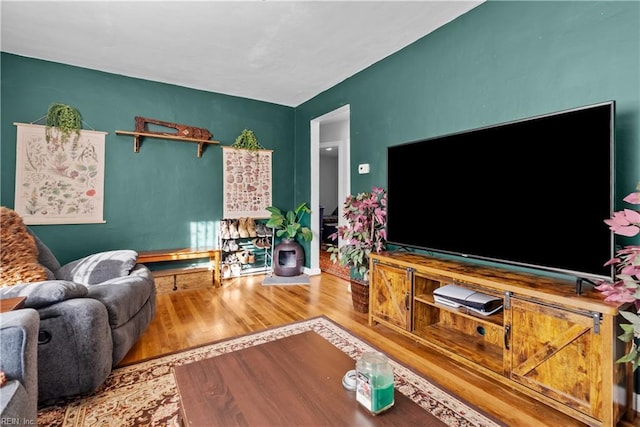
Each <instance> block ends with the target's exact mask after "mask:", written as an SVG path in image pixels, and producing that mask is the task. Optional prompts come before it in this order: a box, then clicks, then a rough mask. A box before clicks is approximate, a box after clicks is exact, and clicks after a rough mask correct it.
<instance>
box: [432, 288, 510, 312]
mask: <svg viewBox="0 0 640 427" xmlns="http://www.w3.org/2000/svg"><path fill="white" fill-rule="evenodd" d="M433 299H434V301H435V302H437V303H439V304H443V305H447V306H449V307H454V308H458V307H465V308H467V309H469V310H471V311H473V312H475V313H478V314H481V315H483V316H488V315H490V314H494V313H497V312H498V311H500V310H501V309H502V298H498V297H494V296H493V295H487V294H483V293H480V292H476V291H473V290H471V289H467V288H463V287H462V286H456V285H445V286H442V287H440V288H438V289H436V290H435V291H433Z"/></svg>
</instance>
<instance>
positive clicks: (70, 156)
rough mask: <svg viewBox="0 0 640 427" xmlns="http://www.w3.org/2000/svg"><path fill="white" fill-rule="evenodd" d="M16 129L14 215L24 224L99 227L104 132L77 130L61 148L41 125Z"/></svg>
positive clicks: (54, 135) (58, 140) (54, 133)
mask: <svg viewBox="0 0 640 427" xmlns="http://www.w3.org/2000/svg"><path fill="white" fill-rule="evenodd" d="M14 124H15V125H16V126H17V128H18V129H17V131H18V132H17V133H18V135H17V143H16V187H15V190H16V191H15V207H14V210H15V211H16V212H18V213H19V214H20V216H22V218H23V220H24V222H25V224H85V223H102V222H105V221H104V217H103V207H104V152H105V136H106V135H107V133H106V132H99V131H91V130H81V131H80V135H79V136H78V137H77V138H76V135H72V136H71V138H70V139H69V140H68V141H66V142H62V140H61V138H60V135H59V134H58V133H57V131H56V130H55V128H54V129H52V132H51V134H50V138H48V140H47V137H46V135H45V130H46V127H45V126H42V125H34V124H24V123H14Z"/></svg>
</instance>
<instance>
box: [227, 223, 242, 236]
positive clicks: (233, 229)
mask: <svg viewBox="0 0 640 427" xmlns="http://www.w3.org/2000/svg"><path fill="white" fill-rule="evenodd" d="M229 238H230V239H239V238H240V233H238V220H237V219H230V220H229Z"/></svg>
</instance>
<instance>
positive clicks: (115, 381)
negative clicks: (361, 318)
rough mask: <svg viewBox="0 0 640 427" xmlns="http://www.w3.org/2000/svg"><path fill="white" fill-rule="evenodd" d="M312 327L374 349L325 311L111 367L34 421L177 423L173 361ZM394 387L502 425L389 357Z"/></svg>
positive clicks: (423, 401) (452, 417)
mask: <svg viewBox="0 0 640 427" xmlns="http://www.w3.org/2000/svg"><path fill="white" fill-rule="evenodd" d="M310 330H311V331H314V332H315V333H317V334H318V335H320V336H322V337H323V338H324V339H325V340H327V341H329V342H330V343H332V344H333V345H335V346H336V347H337V348H338V349H340V350H341V351H342V352H344V353H346V354H348V355H349V356H350V357H351V358H352V359H354V365H355V360H357V359H358V358H359V357H360V355H361V354H362V353H363V352H365V351H371V350H377V349H376V348H374V347H373V346H371V345H370V344H368V343H367V342H366V341H363V340H361V339H360V338H358V337H356V336H354V335H352V334H351V333H349V332H348V331H346V330H345V329H343V328H342V327H340V326H338V325H337V324H336V323H334V322H333V321H331V320H329V319H328V318H326V317H324V316H320V317H315V318H312V319H308V320H304V321H299V322H294V323H290V324H287V325H284V326H278V327H274V328H270V329H266V330H264V331H260V332H256V333H252V334H248V335H244V336H240V337H236V338H232V339H229V340H224V341H220V342H217V343H213V344H208V345H204V346H201V347H197V348H194V349H190V350H185V351H182V352H179V353H175V354H172V355H168V356H163V357H159V358H156V359H151V360H148V361H145V362H141V363H136V364H134V365H130V366H126V367H122V368H117V369H115V370H113V372H112V373H111V375H110V376H109V378H107V381H106V382H105V384H103V385H102V387H100V389H98V390H97V391H96V392H95V393H93V394H91V395H89V396H85V397H83V398H80V397H78V398H72V399H68V400H65V401H61V402H59V403H57V404H55V405H52V406H49V407H46V408H41V409H40V411H39V412H38V425H43V426H44V425H46V426H167V425H170V426H173V425H178V412H179V406H178V405H179V399H178V395H177V389H176V385H175V382H174V379H173V373H172V367H173V366H176V365H182V364H185V363H190V362H194V361H197V360H202V359H204V358H209V357H216V356H218V355H221V354H225V353H230V352H233V351H236V350H240V349H243V348H247V347H251V346H255V345H259V344H262V343H265V342H269V341H275V340H278V339H281V338H284V337H287V336H290V335H294V334H299V333H302V332H305V331H310ZM390 362H391V364H392V365H393V368H394V376H395V389H396V392H400V393H402V394H404V395H405V396H407V397H409V398H410V399H411V400H413V401H414V402H416V403H417V404H418V405H420V406H421V407H423V408H424V409H425V410H426V411H429V412H430V413H432V414H433V415H434V416H435V417H437V418H438V419H440V420H442V421H443V422H444V423H445V424H447V425H449V426H478V427H479V426H500V425H501V424H498V423H496V422H495V421H493V420H492V419H490V418H488V417H487V416H485V415H483V414H482V413H481V412H479V411H477V410H476V409H474V408H472V407H471V406H469V405H468V404H466V403H464V402H462V401H460V400H458V399H457V398H455V397H454V396H452V395H450V394H448V393H447V392H445V391H444V390H442V389H441V388H439V387H437V386H435V385H434V384H432V383H430V382H429V381H428V380H426V379H425V378H423V377H421V376H419V375H418V374H416V373H415V372H413V371H412V370H410V369H409V368H407V367H405V366H404V365H402V364H400V363H398V362H396V361H395V360H393V359H391V360H390Z"/></svg>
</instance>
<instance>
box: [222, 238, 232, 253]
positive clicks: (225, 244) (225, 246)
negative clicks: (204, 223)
mask: <svg viewBox="0 0 640 427" xmlns="http://www.w3.org/2000/svg"><path fill="white" fill-rule="evenodd" d="M222 252H230V249H229V241H228V240H225V241H223V242H222Z"/></svg>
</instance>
